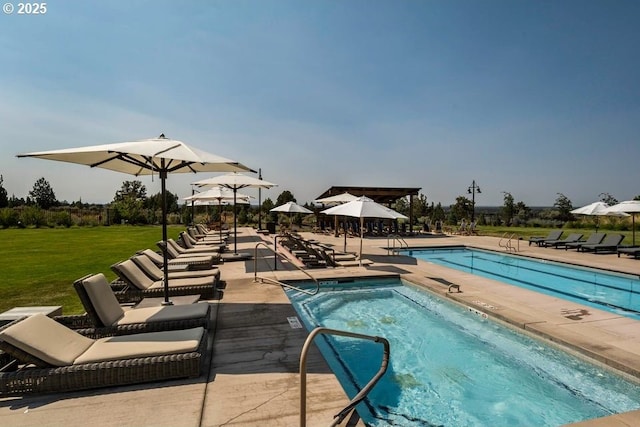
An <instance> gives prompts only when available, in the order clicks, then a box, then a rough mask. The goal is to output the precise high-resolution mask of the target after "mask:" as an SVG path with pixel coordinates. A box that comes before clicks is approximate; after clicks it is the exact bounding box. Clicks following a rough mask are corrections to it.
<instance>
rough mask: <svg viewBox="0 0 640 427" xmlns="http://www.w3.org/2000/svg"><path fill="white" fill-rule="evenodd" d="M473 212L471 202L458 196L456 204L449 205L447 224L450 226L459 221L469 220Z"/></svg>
mask: <svg viewBox="0 0 640 427" xmlns="http://www.w3.org/2000/svg"><path fill="white" fill-rule="evenodd" d="M472 212H473V202H472V201H471V200H469V199H467V198H466V197H464V196H458V197H457V198H456V203H455V204H454V205H451V211H450V212H449V222H450V223H452V224H456V223H458V221H460V220H461V219H463V218H464V219H468V218H471V213H472Z"/></svg>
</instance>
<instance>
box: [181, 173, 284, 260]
mask: <svg viewBox="0 0 640 427" xmlns="http://www.w3.org/2000/svg"><path fill="white" fill-rule="evenodd" d="M191 184H193V185H197V186H198V187H225V188H228V189H230V190H233V194H234V203H233V252H234V254H237V253H238V240H237V230H238V222H237V215H236V203H235V200H236V194H237V192H238V190H239V189H241V188H271V187H275V186H277V185H278V184H274V183H272V182H269V181H265V180H263V179H258V178H254V177H252V176H248V175H243V174H241V173H235V172H234V173H228V174H225V175H220V176H214V177H213V178H207V179H203V180H200V181H196V182H192V183H191Z"/></svg>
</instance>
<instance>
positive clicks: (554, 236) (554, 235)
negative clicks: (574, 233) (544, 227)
mask: <svg viewBox="0 0 640 427" xmlns="http://www.w3.org/2000/svg"><path fill="white" fill-rule="evenodd" d="M560 236H562V230H553V231H550V232H549V234H548V235H547V237H543V236H531V237H529V246H531V244H532V243H535V244H536V245H538V246H542V244H543V243H544V242H545V241H548V240H559V239H560Z"/></svg>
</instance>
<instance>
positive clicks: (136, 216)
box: [111, 181, 147, 224]
mask: <svg viewBox="0 0 640 427" xmlns="http://www.w3.org/2000/svg"><path fill="white" fill-rule="evenodd" d="M146 194H147V189H146V187H145V186H144V185H142V182H140V181H124V182H123V183H122V188H120V190H118V191H116V195H115V197H114V198H113V203H112V204H111V207H112V208H113V210H114V220H115V222H121V221H123V220H124V221H126V222H129V223H131V224H135V223H140V222H145V218H144V214H143V209H144V204H145V202H146Z"/></svg>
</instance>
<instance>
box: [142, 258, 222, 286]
mask: <svg viewBox="0 0 640 427" xmlns="http://www.w3.org/2000/svg"><path fill="white" fill-rule="evenodd" d="M131 260H133V262H135V263H136V264H137V265H138V267H140V269H141V270H142V271H144V272H145V274H146V275H147V276H149V278H151V279H152V280H154V281H155V280H163V279H164V271H163V270H162V268H160V267H159V266H157V265H156V264H155V263H154V262H153V261H152V260H151V258H149V257H148V256H146V255H143V254H137V255H134V256H132V257H131ZM200 277H207V278H211V279H214V280H215V281H216V282H217V281H219V280H220V269H219V268H217V267H212V268H209V269H206V270H204V269H202V270H186V269H184V270H169V280H172V279H193V278H200Z"/></svg>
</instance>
